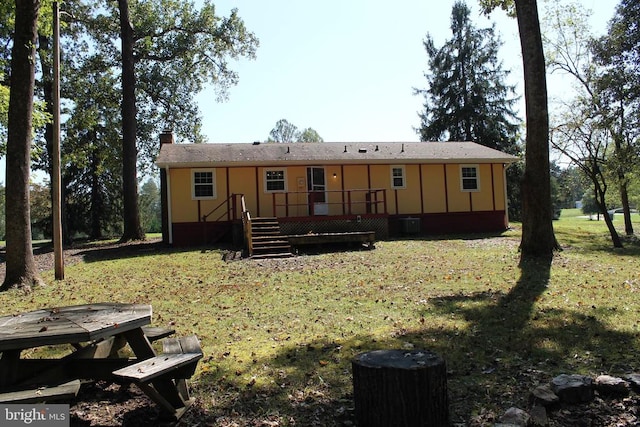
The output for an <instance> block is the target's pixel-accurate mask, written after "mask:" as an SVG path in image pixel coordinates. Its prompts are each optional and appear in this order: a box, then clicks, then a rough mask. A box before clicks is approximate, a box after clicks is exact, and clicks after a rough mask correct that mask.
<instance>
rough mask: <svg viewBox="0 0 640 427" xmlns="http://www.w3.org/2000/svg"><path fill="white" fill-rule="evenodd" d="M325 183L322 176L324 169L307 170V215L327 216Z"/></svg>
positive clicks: (312, 168) (313, 168)
mask: <svg viewBox="0 0 640 427" xmlns="http://www.w3.org/2000/svg"><path fill="white" fill-rule="evenodd" d="M326 190H327V183H326V180H325V176H324V168H318V167H308V168H307V191H308V192H309V214H310V215H327V214H328V213H329V210H328V207H327V203H326V201H327V195H326V193H325V191H326Z"/></svg>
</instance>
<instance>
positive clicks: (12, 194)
mask: <svg viewBox="0 0 640 427" xmlns="http://www.w3.org/2000/svg"><path fill="white" fill-rule="evenodd" d="M39 8H40V1H39V0H16V23H15V37H14V42H13V50H12V52H11V89H10V92H9V123H8V139H7V160H6V162H7V164H6V175H7V176H6V182H7V188H6V207H5V209H6V223H7V225H10V226H7V230H6V240H7V253H6V263H5V266H6V276H5V279H4V283H3V284H2V286H1V287H0V289H1V290H6V289H9V288H12V287H21V288H25V289H30V288H31V286H32V285H36V284H40V283H41V279H40V276H39V274H38V269H37V268H36V263H35V259H34V257H33V249H32V247H31V209H30V206H29V172H30V171H29V169H30V166H31V159H30V156H31V132H32V129H31V126H32V119H33V90H34V86H35V68H34V67H35V64H34V61H33V59H34V58H35V55H36V50H35V46H36V38H37V27H38V12H39Z"/></svg>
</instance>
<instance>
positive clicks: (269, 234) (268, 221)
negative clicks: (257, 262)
mask: <svg viewBox="0 0 640 427" xmlns="http://www.w3.org/2000/svg"><path fill="white" fill-rule="evenodd" d="M251 241H252V243H253V254H252V255H251V258H254V259H261V258H286V257H290V256H293V254H292V253H291V245H290V244H289V240H288V239H287V238H286V237H284V236H282V235H281V234H280V224H279V223H278V219H277V218H268V217H258V218H252V219H251Z"/></svg>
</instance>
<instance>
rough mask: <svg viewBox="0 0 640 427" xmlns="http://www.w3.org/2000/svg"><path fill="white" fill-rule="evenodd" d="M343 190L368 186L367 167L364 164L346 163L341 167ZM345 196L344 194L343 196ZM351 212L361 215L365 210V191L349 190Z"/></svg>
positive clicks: (366, 187)
mask: <svg viewBox="0 0 640 427" xmlns="http://www.w3.org/2000/svg"><path fill="white" fill-rule="evenodd" d="M343 173H344V188H345V190H364V189H368V188H369V177H368V168H367V166H366V165H347V166H345V167H344V168H343ZM345 197H346V196H345ZM351 206H352V208H351V213H352V214H354V215H361V214H364V213H366V212H367V206H366V199H365V193H364V192H363V191H354V192H351Z"/></svg>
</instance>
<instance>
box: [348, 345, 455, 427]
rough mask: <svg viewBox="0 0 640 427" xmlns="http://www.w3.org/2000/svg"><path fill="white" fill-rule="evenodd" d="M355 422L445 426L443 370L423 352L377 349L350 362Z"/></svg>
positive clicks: (381, 426)
mask: <svg viewBox="0 0 640 427" xmlns="http://www.w3.org/2000/svg"><path fill="white" fill-rule="evenodd" d="M352 368H353V397H354V401H355V413H356V420H357V422H358V425H359V426H363V427H388V426H397V427H414V426H415V427H418V426H420V427H423V426H429V427H441V426H448V425H449V399H448V395H447V368H446V364H445V361H444V359H442V358H441V357H440V356H438V355H436V354H434V353H432V352H429V351H427V350H411V351H404V350H377V351H371V352H368V353H362V354H360V355H358V356H356V357H355V358H354V360H353V361H352Z"/></svg>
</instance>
